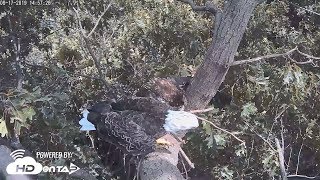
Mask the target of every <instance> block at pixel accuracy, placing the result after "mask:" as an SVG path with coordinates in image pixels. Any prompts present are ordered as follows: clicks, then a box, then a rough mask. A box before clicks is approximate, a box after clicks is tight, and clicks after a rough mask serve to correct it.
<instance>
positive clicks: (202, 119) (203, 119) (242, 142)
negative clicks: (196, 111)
mask: <svg viewBox="0 0 320 180" xmlns="http://www.w3.org/2000/svg"><path fill="white" fill-rule="evenodd" d="M197 118H198V119H200V120H201V121H204V122H207V123H209V124H211V125H212V126H213V127H215V128H217V129H219V130H220V131H222V132H225V133H227V134H230V135H231V136H232V137H234V138H235V139H236V140H238V141H239V142H241V144H245V142H244V141H243V140H241V139H240V138H238V137H237V136H236V135H234V134H233V133H231V132H229V131H227V130H225V129H222V128H220V127H219V126H217V125H215V124H213V123H212V122H211V121H209V120H207V119H205V118H202V117H199V116H197Z"/></svg>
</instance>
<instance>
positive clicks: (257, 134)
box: [243, 121, 276, 151]
mask: <svg viewBox="0 0 320 180" xmlns="http://www.w3.org/2000/svg"><path fill="white" fill-rule="evenodd" d="M243 122H244V123H245V124H246V125H247V126H249V127H251V129H252V131H253V132H254V133H255V134H256V135H257V136H258V137H260V138H261V139H262V140H263V141H264V142H265V143H267V144H268V145H269V147H270V148H271V149H272V150H273V151H276V150H275V149H274V147H273V146H272V145H271V144H270V142H269V141H267V140H266V139H265V138H264V137H262V136H261V135H260V134H258V133H257V132H256V131H255V130H254V128H253V127H252V126H251V125H250V124H249V123H247V122H245V121H243Z"/></svg>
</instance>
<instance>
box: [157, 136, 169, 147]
mask: <svg viewBox="0 0 320 180" xmlns="http://www.w3.org/2000/svg"><path fill="white" fill-rule="evenodd" d="M156 143H157V145H159V146H165V147H169V146H172V143H171V142H169V141H168V140H166V139H164V138H159V139H157V140H156Z"/></svg>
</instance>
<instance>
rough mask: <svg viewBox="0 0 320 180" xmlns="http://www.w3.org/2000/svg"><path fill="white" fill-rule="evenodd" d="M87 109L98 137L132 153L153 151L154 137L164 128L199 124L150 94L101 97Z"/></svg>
mask: <svg viewBox="0 0 320 180" xmlns="http://www.w3.org/2000/svg"><path fill="white" fill-rule="evenodd" d="M88 110H89V112H90V113H89V114H88V120H89V121H90V122H92V123H93V124H94V125H95V126H96V129H97V132H98V137H99V138H100V139H101V140H103V141H105V142H108V143H111V144H113V145H115V146H116V147H117V148H119V149H120V150H122V151H123V152H124V153H125V154H130V155H133V156H138V155H144V154H147V153H150V152H152V151H154V150H155V148H156V146H155V145H156V143H155V142H156V139H158V138H160V137H161V136H163V135H164V134H165V133H166V132H170V133H178V132H179V131H184V130H188V129H191V128H195V127H197V126H198V125H199V124H198V120H197V118H196V116H195V115H193V114H192V113H189V112H185V111H177V108H174V107H171V106H169V105H168V104H167V103H165V102H162V101H159V100H157V99H154V98H151V97H134V98H128V97H123V98H122V99H120V100H118V101H116V102H108V101H103V102H99V103H96V104H95V105H93V106H92V107H90V108H89V109H88Z"/></svg>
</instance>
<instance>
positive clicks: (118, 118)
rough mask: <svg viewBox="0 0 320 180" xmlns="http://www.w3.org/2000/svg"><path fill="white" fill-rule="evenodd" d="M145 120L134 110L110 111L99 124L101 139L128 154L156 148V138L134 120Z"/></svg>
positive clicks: (102, 117)
mask: <svg viewBox="0 0 320 180" xmlns="http://www.w3.org/2000/svg"><path fill="white" fill-rule="evenodd" d="M135 119H139V121H143V116H141V115H139V114H135V113H134V112H130V111H126V112H109V113H107V114H106V115H103V116H101V121H100V122H99V123H98V124H97V131H98V136H99V138H100V140H103V141H107V142H109V143H111V144H113V145H115V146H116V147H118V148H119V149H121V150H123V151H124V152H125V153H126V154H131V155H141V154H147V153H150V152H152V151H153V150H154V146H155V139H154V138H153V136H151V135H148V134H147V133H146V132H145V129H144V128H143V127H141V126H140V125H139V124H137V123H136V122H135V121H134V120H135Z"/></svg>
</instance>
